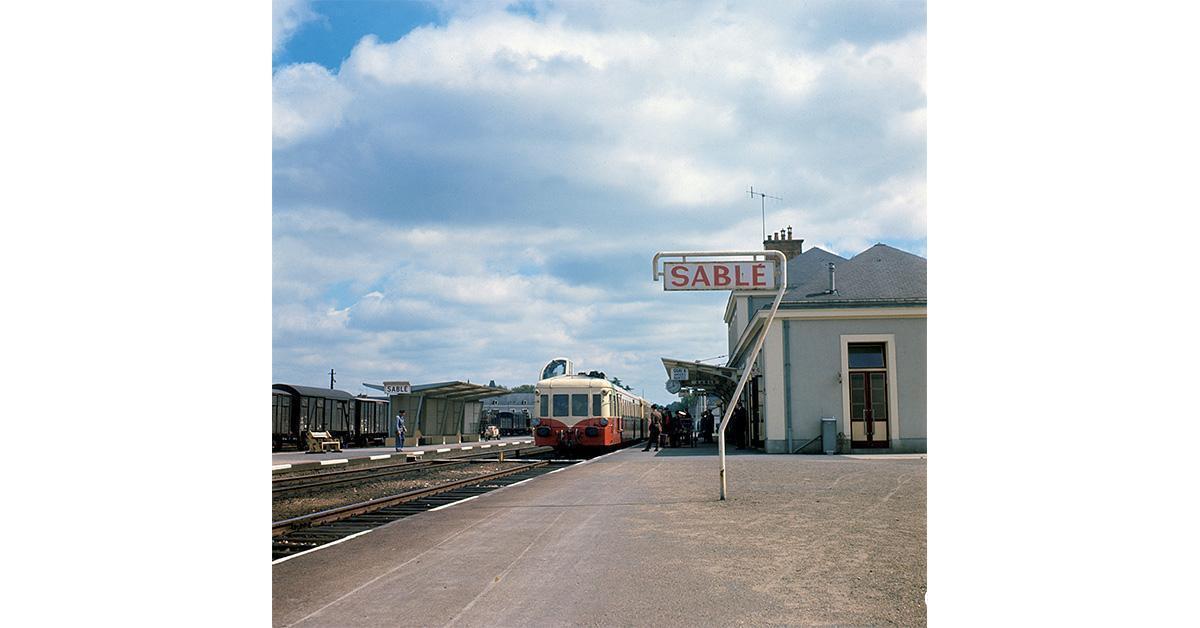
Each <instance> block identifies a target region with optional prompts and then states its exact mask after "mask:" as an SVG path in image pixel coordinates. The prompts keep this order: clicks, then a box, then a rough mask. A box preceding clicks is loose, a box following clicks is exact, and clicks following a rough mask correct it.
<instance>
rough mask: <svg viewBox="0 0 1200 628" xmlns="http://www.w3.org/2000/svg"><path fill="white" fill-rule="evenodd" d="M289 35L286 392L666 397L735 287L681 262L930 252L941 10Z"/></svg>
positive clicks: (504, 9)
mask: <svg viewBox="0 0 1200 628" xmlns="http://www.w3.org/2000/svg"><path fill="white" fill-rule="evenodd" d="M273 9H274V10H273V28H272V53H271V56H272V59H271V62H272V91H273V104H272V137H273V149H272V153H273V154H272V167H271V170H272V194H273V201H272V205H273V209H272V298H273V321H272V377H273V380H274V382H286V383H292V384H302V385H314V386H328V385H329V371H330V369H334V370H335V371H336V372H337V375H336V378H337V385H336V386H337V388H339V389H342V390H346V391H349V392H352V393H359V392H366V389H364V388H363V387H362V386H361V383H362V382H376V383H377V382H381V381H384V380H393V379H398V380H408V381H411V382H413V383H414V384H419V383H430V382H439V381H447V380H469V381H472V382H479V383H487V382H488V381H491V380H494V381H495V382H496V383H497V384H500V385H506V386H515V385H519V384H526V383H533V382H535V381H536V379H537V375H538V372H539V370H540V368H541V366H542V365H544V364H545V363H546V362H547V361H549V360H550V359H551V358H554V357H557V356H566V357H570V358H572V359H573V360H574V361H575V365H576V370H600V371H604V372H605V373H606V374H608V375H609V376H610V377H611V376H617V377H620V378H621V380H622V381H623V382H625V383H626V384H628V385H630V386H632V387H633V390H634V391H635V392H637V393H639V394H644V396H646V397H647V398H648V399H650V400H652V401H656V402H660V403H667V402H670V401H671V400H672V399H673V397H672V396H671V395H670V394H669V393H667V392H666V390H665V388H664V386H663V384H664V382H665V380H666V379H667V374H666V372H665V371H664V369H663V367H662V363H661V362H660V358H661V357H673V358H681V359H710V358H711V359H710V360H709V363H714V364H715V363H719V364H723V363H724V358H722V357H721V356H724V354H726V353H727V346H726V344H727V337H726V333H725V325H724V322H723V320H722V316H723V313H724V307H725V303H726V300H727V298H728V295H727V293H722V292H707V293H689V294H679V293H665V292H663V290H662V286H661V284H659V283H656V282H654V281H653V280H652V277H651V259H652V257H653V255H654V253H655V252H656V251H663V250H728V249H758V248H761V246H762V245H761V242H762V233H763V229H764V224H763V217H762V213H761V208H762V205H761V203H762V201H761V200H758V199H753V198H751V197H750V196H749V194H748V193H747V190H748V189H749V188H750V187H751V186H753V187H754V189H755V190H759V191H764V192H766V193H768V194H770V195H772V196H776V197H779V198H780V199H781V200H773V199H768V200H767V201H766V205H765V208H766V224H765V229H766V231H767V232H768V233H769V232H773V231H778V230H779V229H782V228H785V227H787V226H791V227H792V228H793V232H794V235H795V237H797V238H803V239H804V240H805V245H804V246H805V249H807V248H809V247H811V246H819V247H821V248H824V249H826V250H829V251H832V252H834V253H837V254H839V255H842V256H845V257H849V256H852V255H854V254H856V253H858V252H860V251H862V250H864V249H866V248H868V247H869V246H871V245H873V244H875V243H877V242H883V243H885V244H889V245H891V246H895V247H897V248H900V249H902V250H906V251H909V252H912V253H915V254H917V255H921V256H925V255H926V254H927V253H926V165H925V163H926V78H925V76H926V71H925V52H926V30H925V29H926V16H925V5H924V3H923V2H907V1H900V2H858V1H849V2H848V1H840V2H804V3H798V2H791V1H784V2H769V1H764V2H753V3H730V2H707V1H702V0H700V1H696V0H688V1H686V2H632V1H614V2H604V3H583V2H536V1H534V2H530V1H524V2H503V1H500V2H483V1H471V2H445V1H440V0H439V1H431V2H416V1H412V2H380V1H369V2H356V1H352V0H351V1H333V2H328V1H327V2H320V1H316V2H312V1H309V2H305V1H297V0H275V2H274V7H273Z"/></svg>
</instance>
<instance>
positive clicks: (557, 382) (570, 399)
mask: <svg viewBox="0 0 1200 628" xmlns="http://www.w3.org/2000/svg"><path fill="white" fill-rule="evenodd" d="M535 391H536V392H535V397H534V413H535V416H534V419H533V424H534V425H535V426H536V427H535V429H534V431H533V437H534V442H535V443H536V444H538V445H544V446H552V447H558V448H560V449H567V448H571V447H596V448H601V447H616V446H618V445H621V444H623V443H629V442H632V441H635V440H637V439H639V438H645V436H646V430H647V425H646V420H647V419H646V417H647V415H648V414H649V408H650V404H649V403H648V402H647V401H646V400H645V399H642V398H641V397H638V396H637V395H634V394H631V393H630V392H629V391H627V390H624V389H623V388H621V387H619V386H616V385H614V384H613V383H612V382H610V381H608V380H607V379H605V377H604V373H598V372H596V371H592V372H590V373H586V374H584V373H580V374H578V375H570V374H563V375H556V376H553V377H549V378H547V379H543V380H541V381H539V382H538V383H537V386H536V388H535Z"/></svg>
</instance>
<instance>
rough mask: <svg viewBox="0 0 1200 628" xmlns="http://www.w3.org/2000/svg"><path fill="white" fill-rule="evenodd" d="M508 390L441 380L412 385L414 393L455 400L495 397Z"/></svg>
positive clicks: (476, 399)
mask: <svg viewBox="0 0 1200 628" xmlns="http://www.w3.org/2000/svg"><path fill="white" fill-rule="evenodd" d="M506 392H508V391H507V390H505V389H504V388H497V387H494V386H481V385H479V384H472V383H469V382H441V383H438V384H420V385H418V386H413V387H412V394H414V395H424V396H426V397H436V398H439V399H453V400H455V401H478V400H480V399H483V398H484V397H494V396H496V395H502V394H504V393H506Z"/></svg>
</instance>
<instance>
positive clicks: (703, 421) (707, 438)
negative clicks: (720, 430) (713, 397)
mask: <svg viewBox="0 0 1200 628" xmlns="http://www.w3.org/2000/svg"><path fill="white" fill-rule="evenodd" d="M712 433H713V411H712V410H705V411H704V412H703V413H702V414H701V415H700V434H701V436H703V437H704V442H706V443H711V442H713V441H712Z"/></svg>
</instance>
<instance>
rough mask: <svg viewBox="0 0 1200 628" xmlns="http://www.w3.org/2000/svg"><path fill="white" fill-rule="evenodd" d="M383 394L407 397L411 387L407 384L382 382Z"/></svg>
mask: <svg viewBox="0 0 1200 628" xmlns="http://www.w3.org/2000/svg"><path fill="white" fill-rule="evenodd" d="M383 392H385V393H387V394H389V395H407V394H409V393H411V392H412V385H410V384H409V383H408V382H384V383H383Z"/></svg>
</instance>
